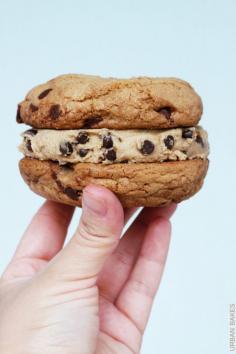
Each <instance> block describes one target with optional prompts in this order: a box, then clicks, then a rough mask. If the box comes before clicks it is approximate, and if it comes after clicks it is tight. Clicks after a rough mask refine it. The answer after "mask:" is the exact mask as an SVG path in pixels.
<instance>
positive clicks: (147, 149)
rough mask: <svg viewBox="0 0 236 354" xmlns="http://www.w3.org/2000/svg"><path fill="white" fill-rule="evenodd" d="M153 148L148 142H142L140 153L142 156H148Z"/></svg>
mask: <svg viewBox="0 0 236 354" xmlns="http://www.w3.org/2000/svg"><path fill="white" fill-rule="evenodd" d="M154 148H155V146H154V144H153V143H152V142H151V141H150V140H144V142H143V144H142V147H141V149H140V151H141V153H142V154H143V155H150V154H151V153H152V152H153V150H154Z"/></svg>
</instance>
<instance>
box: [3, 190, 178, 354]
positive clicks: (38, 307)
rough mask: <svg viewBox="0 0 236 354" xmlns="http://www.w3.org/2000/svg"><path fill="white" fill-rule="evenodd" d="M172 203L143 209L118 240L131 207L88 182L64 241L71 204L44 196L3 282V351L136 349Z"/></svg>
mask: <svg viewBox="0 0 236 354" xmlns="http://www.w3.org/2000/svg"><path fill="white" fill-rule="evenodd" d="M175 208H176V206H175V205H174V204H172V205H171V206H168V207H163V208H152V209H147V208H146V209H143V210H142V212H141V213H140V215H139V216H138V217H137V219H136V220H135V221H134V223H133V224H132V225H131V226H130V227H129V229H128V230H127V232H126V233H125V235H124V237H122V239H121V240H120V235H121V233H122V229H123V227H124V220H126V221H127V219H128V218H129V217H130V216H131V215H132V213H133V212H134V210H125V212H124V211H123V208H122V206H121V204H120V203H119V201H118V199H117V198H116V197H115V195H114V194H112V193H111V192H110V191H109V190H107V189H105V188H103V187H98V186H93V185H91V186H88V187H86V188H85V190H84V193H83V210H82V216H81V219H80V223H79V227H78V229H77V231H76V232H75V235H74V236H73V238H72V239H71V240H70V241H69V242H68V244H67V245H66V246H65V247H64V248H63V244H64V240H65V236H66V234H67V228H68V225H69V223H70V220H71V217H72V214H73V208H72V207H69V206H66V205H62V204H57V203H54V202H51V201H46V202H45V203H44V205H43V206H42V207H41V209H40V210H39V211H38V213H37V214H36V215H35V216H34V218H33V220H32V222H31V224H30V225H29V227H28V229H27V230H26V232H25V234H24V236H23V238H22V240H21V242H20V244H19V246H18V248H17V250H16V253H15V255H14V257H13V259H12V261H11V263H10V264H9V266H8V267H7V269H6V271H5V272H4V274H3V276H2V278H1V281H0V353H2V354H42V353H45V354H54V353H56V354H91V353H96V354H110V353H117V354H131V353H139V352H140V347H141V342H142V335H143V332H144V330H145V327H146V324H147V321H148V318H149V315H150V310H151V306H152V302H153V298H154V296H155V293H156V291H157V289H158V287H159V284H160V279H161V275H162V272H163V268H164V264H165V260H166V256H167V251H168V245H169V240H170V223H169V221H168V219H169V217H170V216H171V215H172V213H173V212H174V210H175Z"/></svg>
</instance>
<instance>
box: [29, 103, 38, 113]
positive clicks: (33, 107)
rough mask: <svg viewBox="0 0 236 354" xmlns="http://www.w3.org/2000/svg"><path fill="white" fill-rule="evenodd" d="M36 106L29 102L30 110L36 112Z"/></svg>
mask: <svg viewBox="0 0 236 354" xmlns="http://www.w3.org/2000/svg"><path fill="white" fill-rule="evenodd" d="M38 109H39V108H38V107H37V106H35V105H34V104H33V103H30V110H31V112H36V111H38Z"/></svg>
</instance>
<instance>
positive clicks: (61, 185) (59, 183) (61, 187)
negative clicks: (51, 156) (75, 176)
mask: <svg viewBox="0 0 236 354" xmlns="http://www.w3.org/2000/svg"><path fill="white" fill-rule="evenodd" d="M55 180H56V184H57V186H58V188H59V189H60V190H62V191H63V192H64V186H63V184H62V183H61V181H60V180H59V179H57V175H56V173H55Z"/></svg>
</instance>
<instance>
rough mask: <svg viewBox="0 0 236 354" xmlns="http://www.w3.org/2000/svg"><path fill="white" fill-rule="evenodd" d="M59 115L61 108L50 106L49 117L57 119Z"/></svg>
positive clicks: (56, 105)
mask: <svg viewBox="0 0 236 354" xmlns="http://www.w3.org/2000/svg"><path fill="white" fill-rule="evenodd" d="M60 114H61V108H60V105H59V104H54V105H53V106H51V108H50V110H49V115H50V117H51V118H52V119H57V118H59V116H60Z"/></svg>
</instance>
